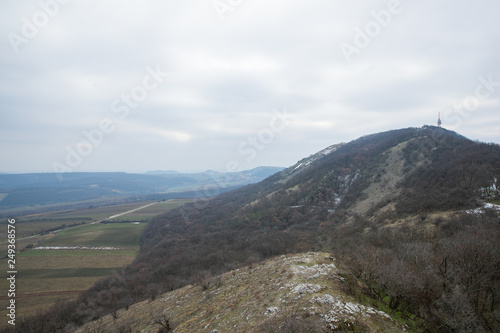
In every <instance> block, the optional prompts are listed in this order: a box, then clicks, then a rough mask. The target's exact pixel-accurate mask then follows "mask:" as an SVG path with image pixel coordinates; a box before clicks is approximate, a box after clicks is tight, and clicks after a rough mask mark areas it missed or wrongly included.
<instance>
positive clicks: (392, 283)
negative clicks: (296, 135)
mask: <svg viewBox="0 0 500 333" xmlns="http://www.w3.org/2000/svg"><path fill="white" fill-rule="evenodd" d="M498 179H500V146H498V145H495V144H486V143H479V142H474V141H471V140H469V139H467V138H465V137H463V136H460V135H458V134H456V133H454V132H451V131H448V130H445V129H443V128H438V127H432V126H424V127H422V128H407V129H401V130H393V131H388V132H384V133H379V134H373V135H368V136H364V137H361V138H359V139H357V140H354V141H352V142H349V143H345V144H337V145H333V146H330V147H328V148H326V149H324V150H322V151H320V152H318V153H316V154H314V155H311V156H309V157H307V158H304V159H302V160H301V161H299V162H297V163H296V164H295V165H293V166H291V167H290V168H288V169H285V170H283V171H281V172H278V173H277V174H274V175H273V176H270V177H268V178H266V179H265V180H263V181H262V182H260V183H257V184H253V185H248V186H246V187H243V188H240V189H237V190H235V191H231V192H228V193H224V194H222V195H219V196H217V197H215V198H210V199H200V200H198V201H196V202H193V203H191V204H187V205H184V206H182V207H180V208H178V209H176V210H172V211H169V212H168V213H167V214H164V215H160V216H158V217H156V218H155V219H154V220H153V221H152V222H150V223H149V224H148V226H147V227H146V229H145V231H144V233H143V235H142V239H141V249H140V253H139V254H138V256H137V258H136V260H135V262H134V263H133V264H132V265H130V266H129V267H127V268H126V269H124V270H123V271H122V272H121V273H120V274H117V276H115V277H113V278H111V279H108V280H106V281H103V282H101V283H99V284H98V285H96V286H94V287H93V288H92V289H91V290H89V292H87V293H86V294H85V295H83V296H82V297H81V299H80V300H79V301H78V302H77V303H75V304H74V305H72V306H73V309H77V308H78V309H79V312H80V313H82V309H88V310H89V313H92V316H88V315H87V316H83V317H82V316H81V315H80V316H74V317H73V318H72V319H71V320H72V321H73V322H75V323H76V324H81V323H83V322H84V321H86V320H90V319H92V318H93V317H98V316H100V315H102V314H105V313H110V312H113V311H115V310H116V308H123V307H128V304H130V303H131V302H135V301H138V300H143V299H146V298H148V297H152V298H154V297H155V295H158V294H160V293H163V292H166V291H169V290H173V289H177V288H179V287H182V286H184V285H187V284H197V283H198V284H200V283H201V284H203V281H206V280H207V279H209V278H210V277H211V276H215V275H218V274H221V273H223V272H227V271H229V270H231V269H234V268H237V267H241V266H243V265H248V264H251V263H255V262H258V261H261V260H264V259H266V258H269V257H273V256H275V255H280V254H285V253H294V252H305V251H318V250H323V251H330V252H332V253H334V256H335V257H337V258H339V263H340V264H341V265H342V266H343V267H344V268H345V269H346V270H347V271H348V272H350V274H349V275H348V276H349V277H350V279H351V281H350V280H349V279H347V280H346V281H347V282H346V283H347V285H346V288H347V289H346V290H348V291H349V292H351V293H352V294H353V295H355V296H356V297H359V299H360V300H363V301H364V302H366V301H367V300H371V301H370V302H374V303H373V304H377V306H385V307H387V308H388V309H390V310H392V311H394V312H397V313H400V314H402V315H403V316H404V318H406V319H405V320H408V321H411V322H412V323H414V324H415V325H417V326H418V327H419V329H422V330H424V329H425V330H428V331H435V332H440V331H461V330H462V331H464V332H465V331H471V330H472V331H474V330H477V329H482V330H486V331H488V330H490V331H495V330H496V329H498V328H500V326H499V324H498V323H499V322H500V315H499V313H500V312H499V311H500V304H499V302H498V301H497V300H498V299H500V271H499V269H500V227H499V222H498V221H499V220H498V212H497V211H495V209H494V208H495V207H498V206H496V205H495V204H499V203H500V202H499V200H500V190H499V186H498V185H499V184H498V182H497V180H498ZM485 207H493V209H489V208H485ZM472 210H474V212H477V214H472V213H468V212H467V211H469V212H472ZM480 212H482V214H479V213H480ZM464 237H466V238H464ZM464 239H466V240H464ZM474 265H476V266H474ZM473 266H474V267H476V268H477V267H479V268H477V269H471V268H472V267H473ZM352 279H354V280H352ZM360 286H361V287H360ZM103 290H107V291H109V292H111V293H112V294H113V298H112V300H111V301H110V300H109V298H108V299H107V300H106V304H104V303H103V304H102V305H101V306H96V304H98V305H99V304H100V303H99V302H100V301H99V295H100V293H102V291H103ZM96 308H97V309H98V310H96ZM69 309H70V308H69ZM67 311H70V310H67ZM461 311H462V312H461ZM459 313H460V315H458V314H459ZM461 313H467V316H464V317H463V318H462V315H461ZM174 321H175V318H174Z"/></svg>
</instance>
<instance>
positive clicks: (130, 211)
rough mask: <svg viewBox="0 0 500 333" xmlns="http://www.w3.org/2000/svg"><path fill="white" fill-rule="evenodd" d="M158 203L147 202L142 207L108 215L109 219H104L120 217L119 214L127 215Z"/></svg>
mask: <svg viewBox="0 0 500 333" xmlns="http://www.w3.org/2000/svg"><path fill="white" fill-rule="evenodd" d="M157 203H158V202H152V203H149V204H147V205H144V206H141V207H139V208H135V209H132V210H129V211H127V212H123V213H120V214H116V215H113V216H110V217H108V218H107V219H104V220H111V219H114V218H115V217H119V216H123V215H127V214H130V213H133V212H135V211H138V210H141V209H144V208H146V207H149V206H153V205H156V204H157Z"/></svg>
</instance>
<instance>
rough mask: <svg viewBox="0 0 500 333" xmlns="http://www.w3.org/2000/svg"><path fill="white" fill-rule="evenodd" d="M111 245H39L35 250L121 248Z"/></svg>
mask: <svg viewBox="0 0 500 333" xmlns="http://www.w3.org/2000/svg"><path fill="white" fill-rule="evenodd" d="M119 249H120V248H118V247H111V246H93V247H92V246H39V247H36V248H35V250H119Z"/></svg>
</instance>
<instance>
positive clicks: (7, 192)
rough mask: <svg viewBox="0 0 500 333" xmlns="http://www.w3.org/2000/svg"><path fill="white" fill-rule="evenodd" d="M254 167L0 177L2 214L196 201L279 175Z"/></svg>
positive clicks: (266, 168) (0, 211) (0, 206)
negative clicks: (183, 199) (237, 170)
mask: <svg viewBox="0 0 500 333" xmlns="http://www.w3.org/2000/svg"><path fill="white" fill-rule="evenodd" d="M281 170H283V168H279V167H258V168H255V169H252V170H245V171H239V172H231V173H222V172H214V171H212V172H201V173H192V174H181V173H173V172H152V173H146V174H133V173H124V172H84V173H65V174H62V175H59V174H55V173H34V174H4V175H0V214H1V213H3V214H4V215H5V214H9V215H10V216H12V214H13V212H15V213H16V214H19V212H24V213H26V212H30V213H34V212H40V211H46V210H56V209H61V207H64V208H66V209H67V208H72V209H74V208H82V207H87V206H89V205H93V206H95V205H99V202H103V203H105V204H109V203H110V202H113V203H116V202H126V201H127V200H128V201H130V200H134V201H135V200H162V199H180V198H194V197H196V196H206V195H207V194H206V193H209V192H210V193H216V194H218V193H222V192H225V191H229V190H232V189H235V188H238V187H241V186H244V185H247V184H251V183H256V182H259V181H261V180H262V179H264V178H266V177H267V176H270V175H272V174H273V173H275V172H278V171H281ZM205 192H206V193H205Z"/></svg>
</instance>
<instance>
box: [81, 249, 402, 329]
mask: <svg viewBox="0 0 500 333" xmlns="http://www.w3.org/2000/svg"><path fill="white" fill-rule="evenodd" d="M345 274H346V273H345V272H342V271H341V270H339V269H338V268H337V267H336V265H335V259H334V258H333V257H330V256H329V255H328V254H326V253H303V254H297V255H283V256H280V257H277V258H273V259H269V260H267V261H265V262H262V263H259V264H256V265H253V266H249V267H244V268H242V269H237V270H234V271H231V272H228V273H225V274H223V275H221V276H218V277H215V278H212V279H207V280H205V281H203V282H202V283H200V284H198V285H191V286H187V287H184V288H181V289H177V290H175V291H172V292H169V293H166V294H164V295H161V296H158V297H156V298H154V299H149V300H147V301H143V302H140V303H137V304H134V305H131V306H130V307H129V308H128V309H122V310H119V311H117V312H116V313H113V314H112V315H107V316H105V317H103V318H102V319H100V320H97V321H94V322H91V323H88V324H86V325H84V326H83V327H81V328H80V329H78V330H76V332H81V333H85V332H89V331H92V332H95V331H101V332H113V331H119V330H120V329H122V330H124V331H127V330H128V331H132V332H138V331H141V332H144V333H146V332H155V333H156V332H158V331H159V330H161V329H163V330H164V331H166V327H170V328H171V329H172V330H174V329H175V332H277V331H279V330H280V327H281V329H282V330H287V331H290V332H291V331H294V332H326V331H327V330H330V331H332V330H345V329H351V330H357V331H370V332H404V324H403V323H401V322H400V321H398V320H395V319H393V318H391V317H390V316H389V315H388V314H387V313H385V312H383V311H379V310H376V309H374V308H373V307H371V306H367V305H363V304H359V303H358V302H356V301H355V300H353V298H352V297H351V296H349V295H347V294H346V293H345V292H344V291H343V289H345V284H346V282H345V278H344V277H343V276H342V275H345Z"/></svg>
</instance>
